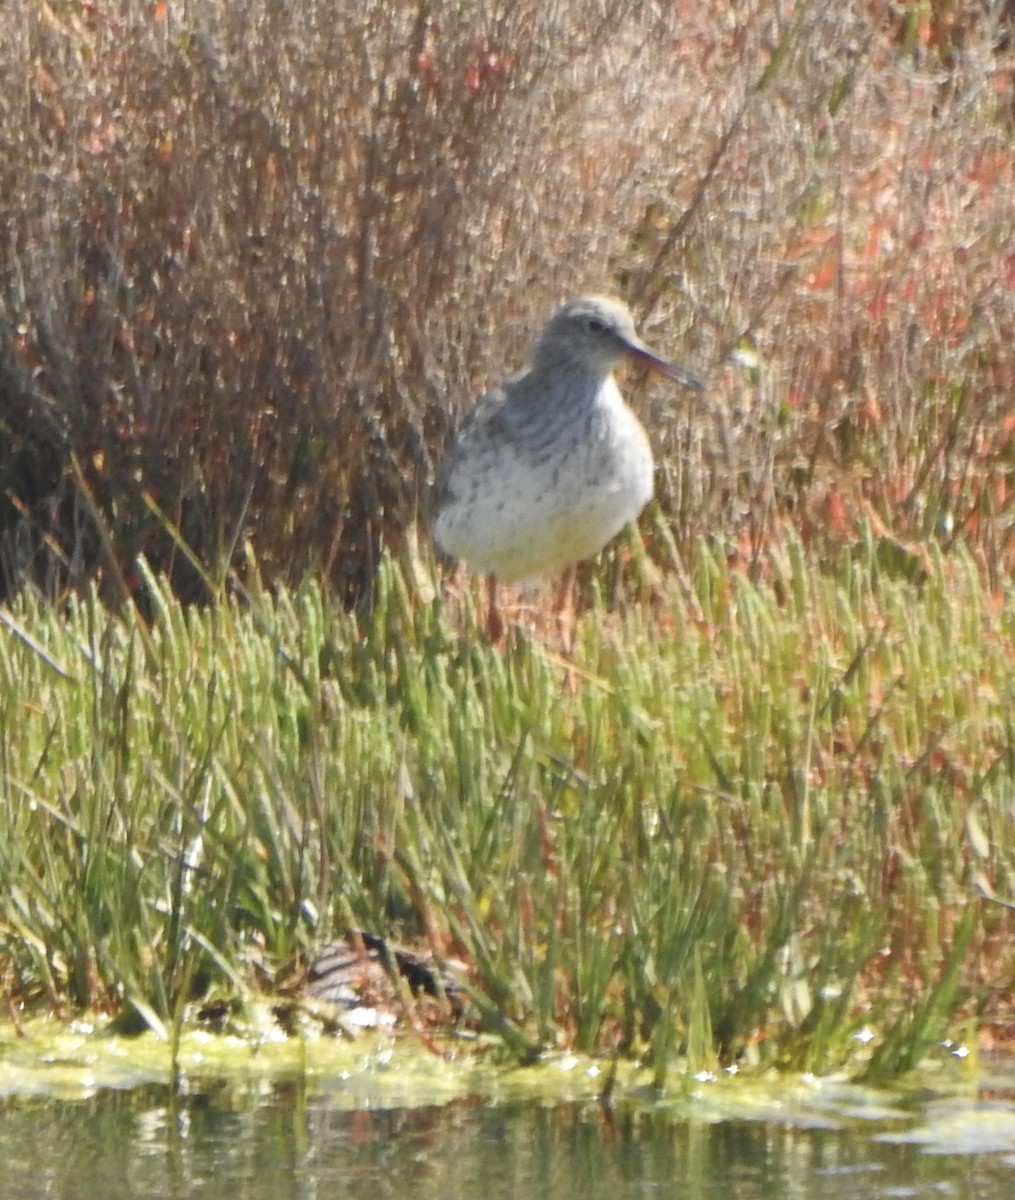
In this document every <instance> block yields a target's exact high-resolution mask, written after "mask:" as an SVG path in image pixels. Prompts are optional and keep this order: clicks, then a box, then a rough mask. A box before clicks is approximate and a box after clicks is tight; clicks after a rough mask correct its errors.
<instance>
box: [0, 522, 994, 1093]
mask: <svg viewBox="0 0 1015 1200" xmlns="http://www.w3.org/2000/svg"><path fill="white" fill-rule="evenodd" d="M764 565H765V571H764V572H763V573H762V576H761V580H760V581H759V582H752V581H750V580H749V579H748V578H746V577H745V576H744V575H743V574H741V573H738V572H737V571H735V570H733V569H731V568H730V567H728V566H727V564H726V562H725V560H724V559H723V557H722V556H721V555H719V554H717V553H716V552H715V551H714V550H711V549H708V548H706V547H705V546H701V547H699V549H698V551H697V555H696V558H695V560H694V561H693V562H691V563H689V564H688V567H689V569H688V580H689V584H690V587H691V591H692V595H690V596H688V595H687V594H686V593H683V592H678V591H676V590H673V591H672V592H670V591H666V592H665V593H663V594H662V595H661V596H659V597H657V598H656V599H655V600H654V601H653V602H652V603H651V604H646V605H643V606H641V607H639V608H636V609H632V610H630V611H627V612H623V613H616V612H614V613H610V612H607V611H606V610H605V609H604V608H603V607H602V606H601V605H599V606H596V607H595V608H594V609H593V610H592V611H590V612H589V613H587V614H586V615H585V617H584V618H583V619H582V621H581V623H580V625H579V628H578V637H577V644H576V648H575V651H574V653H573V655H572V656H570V657H562V656H561V655H559V654H557V653H556V652H554V651H553V650H552V649H550V648H549V646H548V643H547V642H546V641H544V640H543V639H542V638H541V637H540V636H539V635H537V634H535V633H534V632H531V631H530V632H526V631H525V630H524V629H522V628H519V629H516V630H515V631H513V633H512V636H511V637H510V639H509V642H508V644H507V646H506V647H505V648H504V649H503V650H497V649H494V648H491V647H490V646H489V645H487V644H486V642H485V641H484V640H483V638H482V636H481V634H480V633H479V630H478V625H477V622H476V619H475V616H474V614H473V613H472V612H471V611H466V614H465V616H464V617H463V618H462V619H461V620H460V621H459V622H457V623H455V622H453V621H452V620H451V619H450V617H449V615H448V614H447V613H446V612H445V611H444V609H443V607H442V605H441V603H440V601H439V600H426V599H423V598H422V597H421V595H420V594H419V592H418V590H417V588H416V587H415V585H414V584H412V583H411V581H408V580H407V579H406V578H404V577H403V576H402V575H401V574H400V573H399V571H398V570H397V569H396V568H395V567H394V565H393V564H391V563H387V564H385V565H384V567H383V569H382V571H381V574H380V578H379V585H378V603H377V605H376V606H375V608H374V609H373V611H372V613H371V614H370V615H369V616H368V617H365V618H362V619H359V620H357V619H356V618H354V617H352V616H350V615H348V614H347V613H345V612H344V611H342V610H341V608H340V607H339V606H337V605H335V604H334V603H333V602H332V601H331V600H329V599H328V597H327V596H326V595H325V594H324V593H323V592H322V590H321V589H320V588H319V587H318V586H317V585H316V584H313V583H307V584H305V585H304V586H303V587H301V588H299V589H297V590H295V591H292V592H286V591H279V592H277V593H274V594H269V593H268V592H266V591H264V590H261V589H258V588H256V587H255V588H254V589H253V590H252V592H250V593H248V594H245V595H244V596H242V597H240V596H231V597H228V598H223V599H221V600H220V601H219V602H218V603H216V604H214V605H211V606H209V607H207V608H205V609H203V610H195V609H186V608H183V607H182V606H180V605H179V604H178V603H177V601H176V600H174V599H173V598H172V596H171V593H170V591H169V589H168V588H167V587H166V586H165V585H164V584H163V583H161V582H160V581H159V580H157V579H154V578H151V579H149V580H148V586H149V589H150V591H151V593H152V595H153V596H154V597H155V605H154V606H155V609H156V613H155V617H154V619H153V621H152V622H151V623H150V624H148V625H143V624H142V623H141V622H140V621H139V620H138V618H137V617H136V616H135V615H134V614H133V613H132V612H130V611H128V612H126V613H123V614H119V615H117V614H113V613H110V612H109V611H108V610H107V609H106V608H104V607H103V606H101V605H100V604H99V603H98V602H97V601H96V600H95V599H94V597H90V596H88V597H85V598H83V599H81V600H73V599H71V600H69V601H68V603H67V605H66V606H65V608H64V610H63V611H61V612H59V613H58V612H56V611H54V610H53V609H51V608H49V607H46V606H44V605H42V604H39V603H37V602H35V601H33V600H32V599H31V598H30V597H27V596H26V597H23V598H22V599H21V600H20V601H19V604H18V606H17V607H16V608H15V609H12V610H11V611H10V613H9V614H5V620H4V625H3V628H2V630H0V727H2V731H3V752H2V757H0V800H2V803H0V875H2V878H3V879H4V881H5V886H4V888H3V890H2V892H0V979H2V980H3V987H4V990H5V992H6V993H7V995H8V998H9V1000H10V1001H11V1002H12V1003H23V1002H24V1003H30V1002H31V1001H33V999H34V1000H36V1001H44V1002H46V1003H48V1004H49V1005H51V1006H52V1007H53V1008H56V1009H66V1008H69V1007H89V1006H93V1007H106V1008H109V1009H112V1010H119V1009H121V1008H126V1009H127V1010H130V1011H134V1012H136V1013H139V1014H141V1015H142V1016H143V1017H144V1019H145V1020H146V1021H147V1022H148V1023H149V1024H151V1025H154V1026H155V1027H156V1028H158V1027H161V1026H164V1025H165V1024H166V1023H167V1022H169V1021H170V1020H171V1019H173V1018H174V1015H179V1013H180V1012H181V1011H182V1009H181V1006H182V1005H183V1003H184V1002H185V1001H186V1000H187V999H188V997H190V996H193V995H197V994H200V993H201V992H203V991H204V990H206V989H207V988H208V987H209V986H211V985H212V984H214V985H216V986H218V987H220V988H221V987H225V988H227V989H228V990H230V991H232V992H234V993H238V994H242V993H244V992H245V991H246V990H247V989H249V988H251V987H254V986H257V987H262V988H264V987H268V988H270V987H271V986H273V984H274V983H275V982H277V981H278V980H280V979H281V978H282V977H283V976H284V975H286V973H288V972H290V971H291V970H292V968H293V966H294V965H295V964H296V963H298V962H299V961H301V960H304V959H305V958H306V957H307V956H309V955H310V954H312V953H313V951H314V949H315V947H317V946H319V945H320V944H321V943H323V942H324V941H325V940H327V939H328V938H329V937H331V936H333V935H334V934H335V933H338V932H341V931H342V930H343V929H344V928H345V927H346V925H348V924H349V923H352V922H355V923H358V924H361V925H363V926H364V927H368V928H375V929H379V930H384V931H388V932H393V933H394V934H395V935H396V936H401V937H404V938H407V939H412V938H419V937H426V938H428V939H429V941H430V944H431V945H434V946H437V947H443V948H444V950H445V951H447V952H452V951H453V952H454V954H455V955H457V956H458V957H460V958H463V959H465V960H466V961H467V962H468V963H469V965H470V978H469V984H470V987H471V988H472V990H473V992H474V993H475V998H476V1003H477V1005H478V1008H479V1011H480V1012H481V1013H482V1014H483V1017H484V1019H485V1020H486V1022H487V1023H488V1024H489V1025H490V1027H491V1028H493V1029H495V1030H496V1031H498V1032H499V1033H500V1035H501V1036H502V1038H503V1039H504V1041H505V1044H506V1046H507V1047H508V1048H509V1050H510V1051H511V1053H513V1054H514V1055H516V1056H518V1057H520V1058H527V1057H530V1056H533V1055H536V1054H538V1053H539V1051H540V1050H541V1049H542V1048H545V1047H548V1046H554V1045H557V1046H560V1045H573V1046H575V1047H577V1048H580V1049H584V1050H588V1051H604V1050H610V1051H613V1052H620V1053H625V1054H633V1055H639V1056H643V1057H645V1058H646V1059H647V1061H649V1062H651V1063H652V1064H653V1067H654V1070H655V1073H656V1076H657V1079H658V1080H659V1081H662V1080H664V1079H665V1078H666V1076H667V1073H668V1072H669V1071H670V1070H672V1068H673V1066H674V1064H675V1063H684V1064H686V1065H687V1067H688V1068H690V1069H693V1070H701V1069H709V1068H710V1067H712V1066H714V1065H716V1064H717V1063H719V1062H726V1061H733V1060H735V1059H739V1060H740V1061H744V1062H783V1063H786V1064H791V1065H794V1066H798V1067H809V1068H817V1067H827V1066H830V1065H833V1064H839V1063H842V1062H844V1061H847V1060H849V1059H851V1058H854V1059H859V1058H860V1057H861V1049H862V1047H863V1046H864V1045H866V1040H867V1038H868V1035H867V1034H866V1033H864V1034H863V1040H861V1041H858V1040H856V1035H858V1034H860V1033H861V1031H862V1030H867V1029H869V1030H871V1031H872V1032H873V1034H874V1040H873V1042H871V1043H870V1044H871V1047H872V1050H870V1051H867V1053H868V1054H870V1053H872V1054H873V1057H872V1058H871V1060H870V1069H871V1070H873V1071H881V1072H886V1071H894V1070H898V1069H901V1068H903V1067H905V1066H907V1065H909V1064H911V1063H912V1062H913V1061H914V1060H915V1059H916V1058H917V1057H919V1055H920V1054H921V1053H923V1051H924V1050H925V1049H926V1047H927V1046H928V1045H929V1044H930V1043H931V1042H932V1041H933V1039H934V1038H936V1037H939V1036H941V1034H942V1032H943V1030H944V1029H946V1028H947V1026H948V1022H949V1021H950V1020H952V1019H954V1017H955V1016H956V1014H958V1013H962V1014H970V1013H972V1014H987V1015H989V1014H990V1012H991V1011H992V1006H993V1005H994V1004H995V1003H997V1002H999V1001H1000V1000H1001V999H1003V997H1004V989H1005V987H1006V986H1007V984H1006V980H1008V979H1010V978H1011V968H1012V965H1013V964H1012V954H1011V952H1010V951H1009V950H1008V949H1007V948H1006V946H1007V945H1010V939H1005V938H1004V937H1003V933H1004V928H1005V925H1006V922H1007V920H1008V916H1007V910H1005V909H1004V908H1003V907H1001V906H999V905H995V904H990V903H987V902H985V901H983V900H982V899H980V898H979V893H978V892H977V888H978V887H979V886H980V885H985V886H987V887H989V888H991V889H994V890H995V891H996V892H997V893H999V894H1000V895H1002V896H1011V895H1013V894H1015V885H1013V882H1012V880H1013V867H1015V863H1013V851H1012V841H1011V837H1010V823H1011V811H1012V809H1011V802H1012V795H1013V775H1015V741H1013V731H1012V723H1011V720H1010V716H1009V713H1010V709H1011V700H1012V696H1011V688H1012V685H1011V662H1010V659H1011V651H1010V633H1011V627H1012V622H1013V618H1015V606H1013V604H1012V600H1011V598H1010V597H1009V596H1008V595H1003V596H996V595H992V594H989V593H987V592H985V591H984V589H983V587H982V585H981V583H980V581H979V576H978V574H977V572H976V570H975V569H974V566H973V564H972V563H971V561H970V560H968V559H967V558H966V557H964V556H962V555H955V556H952V557H948V558H946V557H944V556H937V557H933V558H932V560H931V562H930V571H929V574H928V576H927V578H926V579H925V580H924V581H923V582H922V583H919V584H917V583H913V582H910V581H908V580H906V579H898V578H893V577H891V576H889V575H887V574H886V573H885V572H884V571H882V570H881V569H880V568H879V567H878V565H877V562H876V559H875V557H874V555H873V554H871V553H869V552H868V551H867V550H866V549H865V548H864V547H862V546H861V547H860V548H859V549H858V550H857V552H856V555H855V557H854V559H853V560H852V561H850V562H849V563H847V564H846V565H845V566H843V567H842V568H841V569H840V570H839V571H838V572H836V573H834V574H822V573H819V572H818V571H816V570H814V569H812V568H810V567H809V566H808V565H807V564H806V561H805V556H804V555H803V554H802V553H801V551H800V548H799V546H797V545H795V544H790V545H789V546H788V547H787V548H785V550H784V551H780V550H773V551H772V552H771V553H770V554H769V555H768V557H767V560H766V562H765V564H764Z"/></svg>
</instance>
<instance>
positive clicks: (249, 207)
mask: <svg viewBox="0 0 1015 1200" xmlns="http://www.w3.org/2000/svg"><path fill="white" fill-rule="evenodd" d="M1011 24H1012V5H1011V4H1010V3H1008V2H1005V3H1002V2H1000V0H993V2H992V3H979V2H976V3H974V2H973V0H932V2H929V3H925V4H922V5H915V4H913V5H907V4H889V3H885V2H882V0H867V2H866V3H859V2H858V0H851V2H847V3H845V4H838V5H826V4H824V3H807V2H805V0H802V2H800V3H797V4H795V5H792V4H790V5H776V4H773V3H771V2H764V0H756V2H754V3H745V4H738V5H728V4H726V3H718V2H710V0H696V2H695V3H690V4H681V5H674V6H669V5H665V6H659V5H655V4H651V3H646V2H644V0H586V2H580V3H579V2H572V3H569V4H563V5H553V6H546V5H540V4H534V3H517V4H506V3H505V4H498V3H490V4H483V5H475V4H473V3H464V2H463V0H437V2H434V0H415V2H412V0H368V2H367V3H365V4H362V5H357V6H355V7H354V8H353V7H348V8H346V7H345V6H341V5H338V6H336V5H334V4H330V3H323V2H318V0H300V2H299V3H295V4H291V5H283V4H278V3H274V2H272V0H252V2H251V3H249V4H244V5H227V4H223V5H193V4H189V3H187V2H186V0H170V2H169V3H148V2H145V3H142V2H141V0H108V2H86V0H50V2H49V3H45V2H44V0H8V2H7V3H6V4H5V5H4V6H3V10H2V12H0V68H2V77H3V80H4V82H3V84H2V86H0V206H2V213H3V219H2V225H0V536H2V554H0V558H2V577H0V581H2V584H3V589H4V591H6V592H8V593H9V592H10V591H11V590H12V589H13V588H14V587H16V586H18V585H19V584H20V583H21V582H23V581H24V580H25V579H26V578H31V579H33V580H34V581H36V582H37V583H38V584H40V585H42V586H43V587H44V589H45V590H46V591H47V592H49V593H55V594H59V592H60V591H61V590H63V589H65V588H66V587H68V586H73V585H76V584H78V583H80V582H81V581H82V580H83V579H84V578H88V577H92V576H94V575H96V574H99V575H100V577H101V578H102V579H103V580H104V586H105V588H106V592H107V595H109V596H111V597H112V596H116V595H117V594H118V593H120V592H122V591H124V590H127V591H132V592H134V591H136V589H137V587H138V586H139V576H138V575H137V573H136V570H135V567H134V563H135V561H136V558H137V556H138V555H139V554H141V553H143V554H145V555H146V556H147V557H148V559H149V560H150V561H151V562H152V563H153V564H154V566H155V567H156V568H157V569H159V570H165V571H167V572H168V573H169V575H170V577H171V578H172V580H173V583H174V586H175V587H176V589H177V591H178V592H179V593H180V594H181V595H183V596H184V597H188V596H194V595H199V594H200V593H201V589H202V587H203V584H202V583H201V580H200V576H199V574H198V573H197V572H195V571H194V570H193V568H192V567H191V565H190V564H189V563H188V561H187V558H186V556H185V555H183V554H182V553H181V552H180V549H179V545H178V541H177V538H178V536H180V535H182V539H183V540H184V541H185V542H186V543H187V544H188V545H189V547H191V548H192V550H193V552H194V554H195V555H196V556H197V558H198V559H199V560H200V561H201V562H202V563H204V564H205V565H206V566H207V568H208V569H209V571H210V572H211V575H212V576H213V577H216V578H221V577H223V576H224V574H225V572H226V571H227V569H228V568H229V567H230V566H235V565H236V564H237V563H238V562H239V561H240V559H241V558H242V555H240V554H238V551H239V550H240V549H241V548H242V544H243V542H244V541H245V540H246V539H249V540H250V541H252V543H253V545H254V547H255V550H256V553H257V556H258V558H259V560H260V562H261V564H262V566H263V568H264V570H265V572H266V574H268V575H269V576H272V577H275V578H279V579H288V580H294V579H297V578H299V577H301V576H302V575H303V574H304V573H305V572H306V571H307V570H308V569H314V570H319V571H321V572H322V573H323V574H324V575H325V576H326V577H327V578H328V579H329V580H330V581H331V582H332V584H333V585H335V586H336V587H337V588H338V589H339V591H340V593H341V594H342V595H343V596H345V597H346V598H347V599H348V600H356V599H359V598H361V597H363V596H364V595H369V589H370V583H371V580H372V579H373V575H374V568H375V564H376V562H377V559H378V554H379V552H380V551H381V550H382V549H383V548H384V547H391V548H394V549H395V550H396V551H397V550H398V548H399V546H400V544H401V542H402V540H403V538H404V535H405V531H406V530H407V529H409V528H411V527H412V525H413V522H414V521H415V519H416V518H417V516H418V513H419V509H420V502H421V495H422V493H423V491H424V489H425V486H426V481H427V479H428V476H429V473H430V470H431V466H432V462H433V459H434V457H435V455H436V454H437V452H438V450H439V446H440V444H441V442H442V440H443V438H444V437H445V436H446V434H447V432H448V429H449V426H450V424H451V422H452V421H453V419H454V417H455V414H456V412H457V407H458V405H459V404H460V403H462V402H464V401H466V400H468V398H469V397H470V396H471V395H472V394H473V393H474V392H475V391H476V390H477V389H479V388H481V387H482V386H483V384H484V382H485V381H487V380H488V379H489V378H491V377H493V376H495V375H497V374H498V373H500V372H501V371H502V370H504V369H505V368H506V367H512V366H516V365H518V363H519V361H520V357H521V356H522V355H523V354H524V352H525V348H526V345H527V342H528V340H529V338H530V336H531V334H532V331H533V329H534V327H536V326H537V325H538V323H539V322H540V320H541V319H542V317H543V316H544V314H545V313H546V311H547V310H548V309H549V308H551V307H552V306H553V305H554V304H555V303H557V302H558V301H559V300H560V299H561V298H562V297H563V296H566V295H568V294H572V293H575V292H578V291H580V290H583V289H590V288H596V289H600V290H605V289H609V290H615V291H619V292H621V293H623V294H625V295H626V296H627V297H628V298H629V299H631V300H632V302H633V303H634V305H635V307H636V308H637V309H638V310H639V314H640V316H641V318H642V323H643V325H644V327H645V329H646V332H647V334H648V335H649V336H651V338H652V340H653V341H654V342H655V343H657V344H659V345H660V346H661V348H663V349H666V350H669V351H671V352H673V353H674V354H678V353H679V355H680V356H681V357H683V358H684V359H685V360H688V361H690V362H693V363H695V364H696V365H698V366H699V367H701V368H702V369H705V370H708V371H709V372H711V374H712V379H713V386H712V388H711V391H710V395H709V399H708V400H707V401H706V402H705V403H702V404H699V405H697V406H696V407H695V408H694V409H693V410H692V409H690V408H685V409H681V410H679V411H677V412H671V411H668V410H667V409H666V408H665V407H664V405H663V400H664V396H663V395H662V393H660V394H659V397H658V399H659V405H658V407H657V408H656V409H655V410H654V413H653V415H654V417H655V421H654V424H655V428H656V432H657V438H658V443H659V446H660V449H661V450H662V451H663V468H662V480H661V494H662V500H663V508H664V512H665V513H666V514H667V515H668V516H672V517H673V518H674V525H675V529H676V531H677V545H678V546H679V547H681V548H683V547H686V546H687V545H688V544H689V542H690V541H691V540H693V539H694V538H696V537H698V536H699V535H701V534H702V533H708V534H711V535H715V536H720V537H722V538H724V539H725V544H727V545H728V547H729V550H730V552H731V553H732V554H734V555H740V554H743V555H744V556H745V557H746V558H748V559H751V558H752V556H754V555H755V554H756V552H757V549H758V547H759V546H760V545H761V544H762V542H763V541H764V540H765V539H766V538H768V537H771V536H772V535H773V532H776V531H778V529H779V528H780V525H781V524H782V523H783V522H784V521H786V520H790V521H792V522H795V523H796V524H797V525H798V528H799V529H800V530H801V532H802V534H803V536H804V538H805V540H813V539H814V538H815V537H816V536H820V539H821V542H820V546H821V549H822V551H823V552H827V551H829V550H831V549H834V548H835V547H836V546H837V545H848V544H849V543H850V541H851V540H852V539H853V538H854V536H855V534H856V529H857V526H858V525H859V524H861V523H868V524H871V525H873V527H874V529H875V531H876V533H877V535H878V536H879V537H882V538H883V539H884V540H885V542H886V544H888V545H891V546H895V547H898V546H902V547H903V548H904V550H905V551H906V553H907V554H915V555H916V557H917V560H919V559H920V557H921V550H920V545H921V543H923V542H924V541H925V540H926V539H928V538H932V537H943V538H944V539H945V540H946V541H947V540H948V539H951V538H954V537H960V536H961V537H965V538H968V539H970V540H971V541H972V543H973V544H974V545H975V547H976V548H977V550H978V551H979V552H981V553H982V561H983V562H984V563H985V565H986V567H987V568H988V569H989V570H990V571H991V572H1000V571H1002V570H1005V569H1007V568H1008V567H1009V566H1010V565H1011V564H1010V559H1011V556H1012V550H1013V541H1012V532H1011V517H1012V478H1011V475H1012V470H1013V465H1015V448H1013V444H1012V436H1013V425H1015V420H1013V418H1012V416H1011V397H1012V393H1013V388H1015V216H1013V214H1015V187H1013V158H1015V155H1013V151H1012V133H1013V129H1012V126H1013V116H1015V113H1013V82H1012V81H1013V58H1012V56H1013V47H1012V44H1011ZM734 349H740V350H742V351H750V352H751V353H753V354H756V356H757V368H756V369H747V370H745V369H744V368H743V367H734V366H731V365H729V355H730V352H731V351H733V350H734ZM649 403H650V402H649V401H646V404H649Z"/></svg>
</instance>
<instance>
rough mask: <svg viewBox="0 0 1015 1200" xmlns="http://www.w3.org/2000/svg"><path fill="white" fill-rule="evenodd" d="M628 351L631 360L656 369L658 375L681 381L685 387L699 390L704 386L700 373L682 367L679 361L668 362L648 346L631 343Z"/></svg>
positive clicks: (677, 381)
mask: <svg viewBox="0 0 1015 1200" xmlns="http://www.w3.org/2000/svg"><path fill="white" fill-rule="evenodd" d="M628 353H629V355H630V357H631V360H632V362H636V363H640V364H641V365H642V366H643V367H648V368H649V369H650V370H652V371H658V372H659V374H660V375H665V376H666V377H667V378H668V379H672V380H674V381H675V382H676V383H682V384H684V386H685V387H692V388H698V389H699V390H700V389H701V388H703V387H704V386H705V381H704V379H702V377H701V376H700V375H697V374H696V373H695V372H694V371H691V370H689V369H688V368H687V367H682V366H681V365H680V364H679V363H675V362H670V361H669V359H667V358H661V357H660V356H659V355H658V354H654V353H653V352H652V351H651V350H650V349H649V348H648V346H645V345H635V344H632V345H630V346H629V347H628Z"/></svg>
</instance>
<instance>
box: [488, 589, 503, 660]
mask: <svg viewBox="0 0 1015 1200" xmlns="http://www.w3.org/2000/svg"><path fill="white" fill-rule="evenodd" d="M486 590H487V595H488V597H489V601H490V606H489V609H488V612H487V617H486V632H487V635H488V636H489V638H490V641H491V642H493V644H494V645H498V644H499V643H500V642H502V641H503V640H504V618H503V617H502V616H501V615H500V609H499V608H498V607H497V576H496V575H493V574H490V575H487V577H486Z"/></svg>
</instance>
